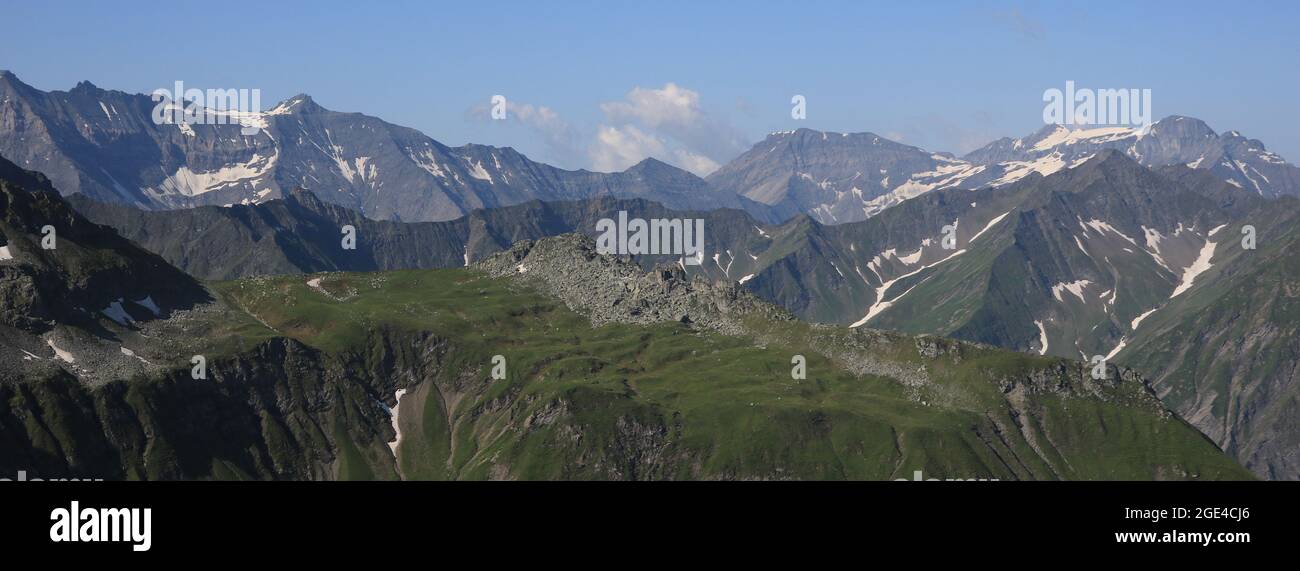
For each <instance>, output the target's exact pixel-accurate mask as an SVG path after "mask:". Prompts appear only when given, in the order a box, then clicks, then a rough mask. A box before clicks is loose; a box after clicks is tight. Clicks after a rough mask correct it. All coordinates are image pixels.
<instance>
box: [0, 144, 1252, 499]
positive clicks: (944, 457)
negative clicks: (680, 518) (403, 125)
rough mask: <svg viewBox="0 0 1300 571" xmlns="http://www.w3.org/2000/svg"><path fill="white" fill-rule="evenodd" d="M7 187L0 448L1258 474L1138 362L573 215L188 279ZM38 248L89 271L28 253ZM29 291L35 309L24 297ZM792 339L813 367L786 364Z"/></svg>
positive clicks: (1162, 475)
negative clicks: (824, 299) (918, 329)
mask: <svg viewBox="0 0 1300 571" xmlns="http://www.w3.org/2000/svg"><path fill="white" fill-rule="evenodd" d="M0 198H2V199H3V201H4V202H3V204H4V206H5V209H4V212H5V218H4V220H5V223H4V225H3V227H0V231H2V232H3V234H4V236H5V240H6V247H8V248H10V249H11V250H10V251H11V253H12V255H11V256H10V257H9V258H7V259H5V260H4V261H0V286H2V287H4V288H5V290H6V291H13V290H16V289H26V290H28V291H30V293H31V295H30V296H28V298H15V297H12V296H5V297H4V298H0V299H2V300H3V303H4V305H5V307H4V309H5V310H6V311H5V312H4V314H3V315H5V316H6V321H5V322H4V323H0V331H2V332H3V342H2V343H0V362H3V363H4V367H3V368H2V369H0V371H3V372H4V378H3V381H2V382H0V395H2V396H3V402H4V403H5V406H4V407H0V443H3V446H2V447H0V450H2V451H3V452H0V469H2V470H6V471H12V470H18V469H23V470H31V471H33V472H34V473H39V474H42V475H45V476H48V477H94V478H104V479H150V480H154V479H642V480H651V479H877V480H878V479H891V478H900V477H907V476H908V475H910V474H913V473H914V472H916V471H921V472H923V473H925V474H927V475H928V476H930V477H937V478H943V479H998V480H1012V479H1180V480H1184V479H1241V478H1248V477H1249V476H1250V474H1249V473H1248V472H1247V471H1245V470H1244V469H1242V468H1241V467H1240V466H1238V465H1237V464H1236V463H1235V462H1234V461H1233V460H1232V459H1230V458H1229V457H1227V456H1226V455H1224V454H1223V453H1222V452H1221V451H1220V450H1219V449H1218V448H1217V447H1215V446H1214V444H1213V443H1211V442H1210V441H1209V440H1207V439H1206V438H1205V437H1204V436H1203V435H1201V434H1199V433H1198V432H1196V430H1195V429H1193V428H1192V427H1191V426H1189V425H1188V424H1186V423H1185V422H1183V421H1182V420H1181V419H1179V418H1178V417H1177V416H1176V415H1174V414H1173V413H1171V412H1170V411H1169V410H1167V409H1166V408H1165V407H1164V406H1163V405H1162V404H1161V403H1160V401H1159V400H1158V399H1157V398H1156V396H1155V395H1154V394H1153V393H1152V391H1151V388H1150V387H1149V385H1148V384H1147V383H1146V382H1145V381H1144V380H1143V379H1142V378H1141V376H1139V375H1137V374H1136V373H1134V372H1133V371H1131V370H1127V369H1122V368H1118V367H1114V366H1112V367H1108V368H1107V370H1106V372H1105V375H1102V376H1094V375H1093V374H1091V373H1090V371H1089V368H1088V367H1086V366H1084V365H1081V364H1079V363H1072V362H1070V361H1067V360H1064V359H1059V358H1048V357H1040V356H1034V355H1025V354H1020V353H1015V352H1011V351H1006V350H999V349H994V348H990V347H987V346H980V345H975V344H970V343H965V342H960V341H953V340H946V339H940V338H935V337H928V336H911V335H906V334H898V333H886V332H879V331H872V330H867V329H848V328H843V327H833V328H827V327H824V326H815V325H808V324H805V323H802V322H799V321H798V320H796V319H795V318H794V317H793V316H791V315H790V314H789V313H787V312H785V311H784V310H781V309H779V308H777V307H775V306H772V305H770V304H767V303H766V302H763V301H761V300H759V299H758V298H756V297H754V296H753V295H752V294H749V293H747V292H745V291H744V290H743V289H741V288H739V287H738V286H737V285H736V284H734V283H718V284H712V283H709V282H708V281H706V280H703V279H692V278H690V277H688V276H687V275H686V274H685V272H684V271H682V270H681V269H680V267H677V268H675V267H674V266H672V265H667V266H664V267H661V268H657V269H655V270H653V271H648V272H647V271H645V270H644V269H643V268H641V267H640V266H638V265H636V264H634V263H633V261H632V260H631V259H630V258H628V257H626V256H611V255H606V254H601V253H598V252H597V251H596V250H595V245H594V243H593V242H592V241H591V240H590V239H589V238H584V237H582V236H580V235H576V234H566V235H562V236H558V237H552V238H544V239H542V240H539V241H531V240H522V241H519V242H517V243H515V244H514V245H512V246H511V247H510V249H508V250H506V251H503V252H498V253H496V254H494V255H491V256H489V257H487V258H485V259H484V260H482V261H481V262H478V263H476V264H474V265H473V267H471V268H456V269H448V270H406V271H393V272H365V273H347V272H330V273H324V274H312V275H306V276H303V275H288V276H260V277H254V278H248V279H242V280H237V281H232V282H221V283H200V282H197V281H195V280H193V279H190V278H188V277H186V276H185V275H184V274H183V273H181V272H179V271H178V270H176V269H174V268H171V267H170V266H168V265H166V264H165V263H162V262H161V260H160V259H159V258H158V257H157V256H155V255H153V254H149V253H147V252H145V251H143V250H141V249H140V248H138V247H137V246H135V245H134V244H132V243H131V242H129V241H126V240H122V239H120V238H113V237H112V231H111V230H110V229H108V228H107V227H103V226H97V225H94V224H92V223H89V222H88V221H86V220H85V219H83V218H82V217H81V216H80V215H79V214H77V213H76V212H75V211H74V210H72V209H71V208H70V207H69V206H68V205H67V204H66V203H65V202H64V201H63V200H62V199H61V198H60V196H59V195H58V194H57V193H55V192H52V190H51V189H50V188H49V186H48V181H45V180H44V179H42V178H40V177H38V176H37V175H34V174H30V173H23V172H21V171H18V169H16V167H14V166H13V165H12V164H10V163H5V162H2V161H0ZM47 225H49V226H54V227H55V229H56V231H57V232H58V234H59V235H62V236H64V238H60V239H59V243H58V245H57V246H56V247H55V248H52V249H45V248H40V249H39V250H36V249H33V248H31V247H30V246H31V245H30V244H29V242H30V240H31V236H32V235H33V229H39V228H43V227H44V226H47ZM37 232H39V230H37ZM101 234H106V235H101ZM42 272H56V273H63V274H65V275H67V276H69V277H72V276H80V277H81V279H75V280H54V281H51V280H42V279H33V276H37V275H40V274H41V273H42ZM129 276H136V277H135V278H134V280H137V281H131V278H130V277H129ZM114 280H121V283H116V284H114V283H113V282H114ZM144 280H148V281H144ZM72 282H76V283H85V284H107V285H103V286H102V287H110V288H113V287H115V288H116V290H112V291H107V292H105V293H103V294H102V295H104V296H105V297H106V298H107V297H108V296H112V295H122V296H124V299H128V300H130V301H129V302H128V301H117V302H116V303H115V304H110V306H109V307H108V308H105V309H102V310H100V309H97V308H96V307H94V304H95V303H98V302H99V301H101V300H98V299H96V300H93V302H94V303H90V305H88V306H84V305H82V304H81V303H79V300H80V299H82V298H83V297H84V296H86V295H91V293H88V292H81V293H79V290H76V289H69V285H68V284H69V283H72ZM96 289H98V288H96ZM141 294H148V296H147V297H146V298H144V299H143V300H136V299H134V297H135V296H137V295H141ZM24 299H38V300H42V301H43V302H44V303H45V304H46V306H48V307H50V308H52V310H51V311H49V312H46V313H44V314H41V313H38V312H32V311H29V305H22V304H25V303H26V302H25V301H24ZM146 300H148V301H146ZM16 304H18V305H16ZM15 316H26V317H27V319H21V318H15ZM197 357H202V359H198V358H197ZM799 359H803V362H804V364H805V365H806V367H807V368H806V372H805V373H801V374H795V373H792V372H791V370H790V369H789V366H790V363H791V362H798V361H799ZM196 362H197V363H199V365H198V366H196V367H192V366H191V365H192V364H194V363H196ZM498 364H499V365H500V366H501V367H502V369H501V371H500V372H497V371H495V370H494V369H495V368H496V367H497V365H498ZM200 368H201V369H202V374H200V373H198V372H196V371H198V370H199V369H200ZM742 435H743V436H742Z"/></svg>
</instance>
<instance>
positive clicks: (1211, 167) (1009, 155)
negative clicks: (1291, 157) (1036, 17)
mask: <svg viewBox="0 0 1300 571" xmlns="http://www.w3.org/2000/svg"><path fill="white" fill-rule="evenodd" d="M1103 149H1114V150H1118V151H1122V152H1123V153H1124V154H1126V155H1128V156H1129V157H1131V158H1132V159H1133V160H1135V161H1137V162H1139V163H1141V164H1143V165H1145V166H1149V167H1160V166H1170V165H1179V164H1183V165H1187V166H1189V167H1192V168H1195V169H1204V170H1208V171H1209V172H1211V173H1213V174H1214V175H1215V176H1218V177H1219V178H1221V179H1223V180H1226V181H1228V182H1229V183H1231V184H1233V185H1234V186H1236V187H1238V188H1242V189H1245V190H1248V191H1250V192H1254V193H1256V194H1259V195H1260V196H1264V197H1268V198H1275V197H1278V196H1284V195H1291V196H1300V169H1297V168H1296V167H1295V166H1293V165H1291V164H1290V163H1287V162H1286V161H1285V160H1283V159H1282V157H1279V156H1278V155H1277V154H1275V153H1272V152H1269V151H1268V150H1267V149H1265V148H1264V144H1263V143H1261V142H1260V141H1258V140H1255V139H1247V138H1245V137H1243V136H1242V135H1241V134H1240V133H1238V132H1236V131H1228V132H1227V133H1224V134H1222V135H1219V134H1217V133H1215V132H1214V130H1212V129H1210V127H1209V125H1206V124H1205V122H1203V121H1201V120H1199V119H1193V118H1191V117H1179V116H1173V117H1167V118H1165V119H1162V120H1160V121H1157V122H1155V123H1153V124H1152V125H1151V126H1150V127H1149V128H1148V129H1136V128H1126V127H1097V128H1079V129H1067V128H1065V127H1062V126H1060V125H1048V126H1046V127H1044V128H1042V129H1041V130H1039V131H1038V132H1037V133H1034V134H1033V135H1030V136H1028V137H1023V138H1020V139H1007V138H1003V139H999V140H997V141H994V142H992V143H989V144H988V145H985V146H984V147H983V148H980V149H978V150H975V151H972V152H971V153H969V154H967V155H966V156H965V157H963V158H964V159H965V160H967V161H970V162H972V163H975V164H990V163H1006V162H1011V163H1036V162H1040V161H1055V162H1061V163H1065V164H1073V163H1075V162H1076V161H1078V160H1080V159H1082V158H1085V157H1088V156H1091V155H1093V154H1095V153H1097V152H1098V151H1100V150H1103Z"/></svg>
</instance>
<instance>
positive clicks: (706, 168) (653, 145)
mask: <svg viewBox="0 0 1300 571" xmlns="http://www.w3.org/2000/svg"><path fill="white" fill-rule="evenodd" d="M600 110H601V111H603V112H604V113H605V119H606V121H607V122H608V123H609V124H607V125H601V126H600V127H599V134H598V136H597V137H596V140H595V141H594V142H593V144H592V146H591V150H590V155H591V158H592V167H593V168H595V169H596V170H602V169H619V168H627V167H628V166H631V165H633V164H636V163H637V162H640V161H641V160H642V159H645V158H647V157H655V158H658V159H660V160H663V161H665V162H669V163H673V164H675V165H676V166H678V167H681V168H684V169H686V170H688V171H691V172H693V173H695V174H697V175H700V176H704V175H707V174H709V173H711V172H713V171H715V170H717V169H718V166H719V165H720V164H721V163H723V162H726V161H728V160H731V159H732V158H733V157H735V156H737V155H739V154H740V153H742V152H744V151H745V149H746V148H748V145H747V144H746V142H745V139H744V137H743V136H742V135H741V134H740V132H739V131H738V130H737V129H736V128H734V127H732V126H731V125H730V124H729V123H726V122H724V121H722V120H720V119H718V118H716V117H714V116H713V115H711V114H709V113H708V112H707V111H705V109H704V107H703V106H702V105H701V104H700V94H699V93H697V92H695V91H692V90H690V89H687V88H685V87H682V86H679V85H677V84H675V83H668V84H665V85H664V86H663V87H662V88H658V89H654V88H645V87H635V88H633V89H632V90H631V91H629V92H628V93H627V95H626V96H624V97H623V100H622V101H611V102H607V103H602V104H601V105H600Z"/></svg>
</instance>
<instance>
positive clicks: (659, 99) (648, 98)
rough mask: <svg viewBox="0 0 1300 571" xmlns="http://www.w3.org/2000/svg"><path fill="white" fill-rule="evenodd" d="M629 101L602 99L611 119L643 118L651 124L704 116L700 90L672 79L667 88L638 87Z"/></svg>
mask: <svg viewBox="0 0 1300 571" xmlns="http://www.w3.org/2000/svg"><path fill="white" fill-rule="evenodd" d="M624 99H625V101H614V102H610V103H601V104H600V110H601V111H604V112H605V115H606V116H607V117H609V119H610V120H611V121H639V122H641V123H644V124H646V125H648V126H650V127H660V126H665V125H685V124H690V123H693V122H695V121H699V120H700V114H701V112H700V94H699V93H696V92H694V91H691V90H689V89H685V88H682V87H678V85H677V84H675V83H669V84H667V85H665V86H664V87H663V89H646V88H644V87H634V88H632V91H630V92H628V94H627V95H626V96H625V97H624Z"/></svg>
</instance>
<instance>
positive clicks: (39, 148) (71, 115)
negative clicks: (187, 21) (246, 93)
mask: <svg viewBox="0 0 1300 571" xmlns="http://www.w3.org/2000/svg"><path fill="white" fill-rule="evenodd" d="M155 105H156V104H155V102H154V100H153V99H151V98H150V96H147V95H142V94H128V93H123V92H120V91H108V90H103V89H100V88H98V87H96V86H94V85H92V84H90V83H89V82H82V83H79V84H78V85H77V86H76V87H74V88H73V89H71V90H69V91H51V92H45V91H41V90H38V89H35V88H33V87H31V86H29V85H27V84H24V83H22V82H21V81H20V80H19V79H18V78H17V77H16V76H15V75H14V74H13V73H11V72H7V71H0V156H5V157H7V158H9V159H11V160H13V162H15V163H17V164H18V165H20V166H22V167H23V168H27V169H32V170H37V171H39V172H42V173H44V174H45V175H46V176H48V177H49V178H50V180H51V181H53V182H54V186H55V187H56V188H58V189H59V190H60V191H61V192H63V193H64V194H67V195H72V194H81V195H85V196H87V197H90V198H94V199H96V200H100V201H111V202H119V203H123V204H131V205H135V206H139V207H143V208H155V209H156V208H183V207H191V206H198V205H209V204H216V205H229V204H249V203H255V202H261V201H265V200H268V199H271V198H276V197H279V196H282V194H283V192H284V191H286V190H287V189H291V188H297V187H304V188H310V189H312V190H313V191H315V192H316V193H317V194H318V195H319V196H320V197H321V198H322V199H323V200H326V201H328V202H331V203H334V204H339V205H342V206H346V207H348V208H351V209H353V210H356V211H358V212H361V213H363V214H365V215H366V216H368V217H370V218H374V219H380V220H386V219H391V220H408V221H427V220H450V219H454V218H458V217H460V216H462V215H464V214H467V213H469V212H470V211H472V210H474V209H478V208H489V207H495V206H506V205H511V204H518V203H521V202H526V201H529V200H572V199H577V198H588V197H594V196H621V197H642V198H648V199H651V200H655V201H657V202H661V203H664V204H667V205H672V206H676V207H679V208H720V207H732V208H743V209H746V210H748V211H750V212H751V213H753V214H754V215H755V216H756V217H758V218H760V219H764V220H775V219H778V218H779V217H781V216H782V214H781V213H780V212H779V211H774V210H773V208H771V207H768V206H766V205H763V204H759V203H756V202H753V201H751V200H749V199H746V198H743V197H739V196H737V195H735V194H732V193H725V192H717V191H714V190H713V189H712V188H711V187H709V186H708V185H707V184H706V183H705V182H704V181H703V180H702V179H700V178H699V177H697V176H695V175H692V174H690V173H688V172H686V171H683V170H681V169H678V168H675V167H672V166H669V165H667V164H664V163H662V162H660V161H657V160H654V159H647V160H645V161H642V162H641V163H639V164H637V165H635V166H633V167H631V168H629V169H627V170H626V171H623V172H617V173H597V172H589V171H566V170H563V169H558V168H555V167H552V166H550V165H546V164H542V163H538V162H534V161H532V160H529V159H528V158H527V157H525V156H524V155H522V154H520V153H518V152H517V151H515V150H514V149H511V148H508V147H506V148H497V147H489V146H484V145H472V144H471V145H465V146H462V147H448V146H446V145H443V144H441V143H439V142H438V141H435V140H433V139H431V138H429V137H427V136H425V135H424V134H422V133H420V132H419V131H416V130H414V129H409V128H406V127H400V126H397V125H393V124H391V123H387V122H385V121H382V120H380V119H377V118H374V117H369V116H366V115H362V114H360V113H340V112H336V111H330V110H328V109H325V108H324V107H321V106H320V105H318V104H316V103H315V101H313V100H312V99H311V98H310V97H308V96H305V95H299V96H296V97H293V98H291V99H289V100H286V101H284V102H282V103H280V104H279V105H277V106H275V107H274V108H272V109H271V110H269V111H265V112H256V113H254V112H247V113H238V114H236V115H235V116H234V117H233V118H231V119H230V121H232V122H231V123H229V124H186V123H163V124H156V123H155V122H154V120H153V109H154V106H155ZM245 128H256V129H257V131H256V133H255V134H252V135H246V134H244V132H243V131H244V129H245Z"/></svg>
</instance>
